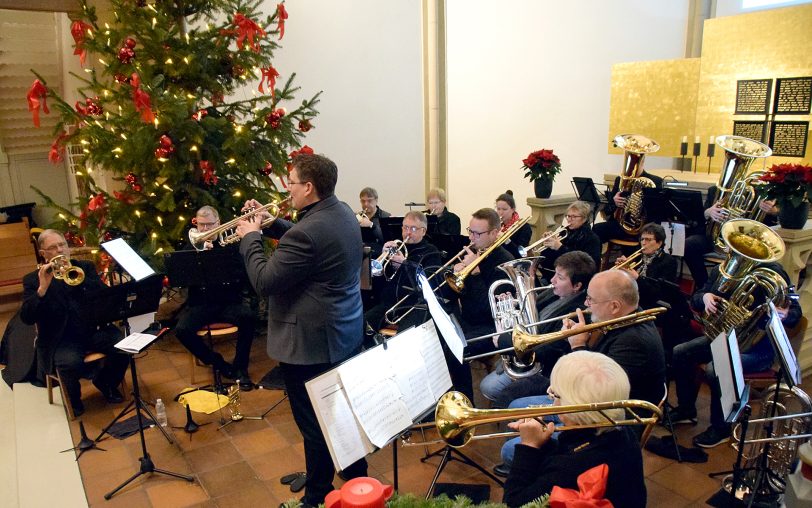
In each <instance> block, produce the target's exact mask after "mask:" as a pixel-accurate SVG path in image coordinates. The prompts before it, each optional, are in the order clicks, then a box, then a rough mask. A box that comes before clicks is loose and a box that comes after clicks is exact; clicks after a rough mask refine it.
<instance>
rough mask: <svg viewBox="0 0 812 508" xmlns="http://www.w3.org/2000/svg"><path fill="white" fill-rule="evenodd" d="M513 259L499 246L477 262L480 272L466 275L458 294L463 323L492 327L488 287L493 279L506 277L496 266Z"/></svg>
mask: <svg viewBox="0 0 812 508" xmlns="http://www.w3.org/2000/svg"><path fill="white" fill-rule="evenodd" d="M513 259H514V258H513V256H512V255H511V254H510V253H509V252H508V251H506V250H505V248H504V247H502V246H500V247H498V248H497V249H495V250H494V251H492V252H491V253H490V254H489V255H488V257H486V258H485V259H484V260H482V262H481V263H479V272H480V273H478V274H472V275H470V276H468V278H467V279H466V280H465V289H464V290H463V292H462V294H461V295H460V305H461V306H462V319H463V321H464V322H465V323H467V324H468V325H482V326H488V327H489V328H490V327H493V316H492V315H491V306H490V303H489V302H488V289H490V287H491V284H493V283H494V282H495V281H497V280H499V279H507V278H508V277H507V275H506V274H505V272H503V271H502V270H499V269H497V267H498V266H499V265H501V264H502V263H505V262H507V261H511V260H513Z"/></svg>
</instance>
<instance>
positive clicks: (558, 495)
mask: <svg viewBox="0 0 812 508" xmlns="http://www.w3.org/2000/svg"><path fill="white" fill-rule="evenodd" d="M608 476H609V466H608V465H606V464H601V465H599V466H595V467H593V468H592V469H588V470H586V471H584V472H583V473H581V475H580V476H578V490H573V489H564V488H561V487H553V491H552V492H551V493H550V508H612V507H613V505H612V502H611V501H609V500H608V499H604V498H603V495H604V494H605V493H606V479H607V477H608Z"/></svg>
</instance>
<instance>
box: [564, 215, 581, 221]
mask: <svg viewBox="0 0 812 508" xmlns="http://www.w3.org/2000/svg"><path fill="white" fill-rule="evenodd" d="M564 217H566V218H567V220H572V219H583V218H584V216H583V215H565V216H564Z"/></svg>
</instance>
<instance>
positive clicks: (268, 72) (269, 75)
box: [257, 66, 279, 99]
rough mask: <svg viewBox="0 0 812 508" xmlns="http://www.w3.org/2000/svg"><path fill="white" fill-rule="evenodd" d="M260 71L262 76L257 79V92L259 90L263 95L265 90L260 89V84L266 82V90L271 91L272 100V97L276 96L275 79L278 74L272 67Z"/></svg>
mask: <svg viewBox="0 0 812 508" xmlns="http://www.w3.org/2000/svg"><path fill="white" fill-rule="evenodd" d="M261 71H262V76H260V78H259V88H258V89H257V90H259V91H260V92H262V93H265V89H264V88H263V87H262V84H263V83H264V82H265V81H267V82H268V88H270V89H271V99H273V98H274V96H275V95H276V78H278V77H279V73H278V72H277V71H276V69H274V68H273V66H270V67H266V68H264V69H261Z"/></svg>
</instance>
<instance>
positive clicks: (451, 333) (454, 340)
mask: <svg viewBox="0 0 812 508" xmlns="http://www.w3.org/2000/svg"><path fill="white" fill-rule="evenodd" d="M417 285H418V286H419V287H420V290H421V292H422V294H423V299H424V300H425V301H426V304H427V305H428V308H429V313H430V314H431V318H432V319H433V320H434V322H435V323H436V324H437V328H438V329H439V330H440V335H442V336H443V339H444V340H445V343H446V345H447V346H448V349H449V350H451V353H453V354H454V357H455V358H456V359H457V361H458V362H460V363H462V358H463V354H464V351H465V346H466V342H465V335H464V334H463V333H462V328H461V327H460V325H459V323H457V322H456V321H454V320H452V318H451V316H449V315H448V313H447V312H446V311H444V310H443V307H442V306H441V305H440V302H438V301H437V295H435V294H434V291H433V290H432V288H431V285H430V284H429V281H428V278H427V277H426V272H424V271H423V270H422V269H419V270H418V271H417Z"/></svg>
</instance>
